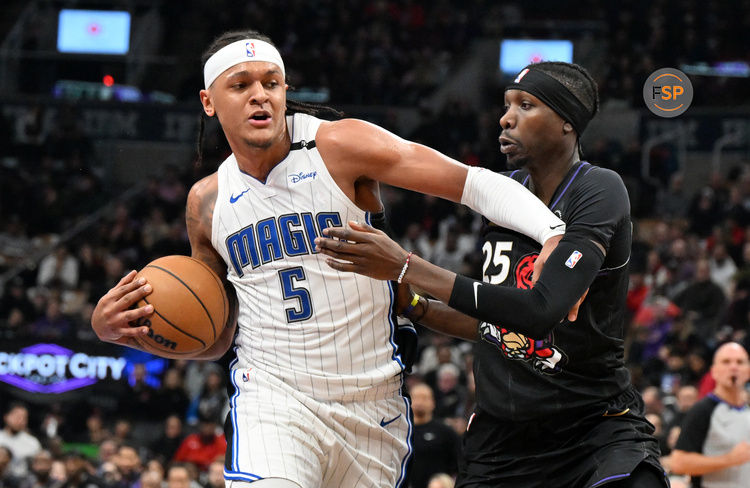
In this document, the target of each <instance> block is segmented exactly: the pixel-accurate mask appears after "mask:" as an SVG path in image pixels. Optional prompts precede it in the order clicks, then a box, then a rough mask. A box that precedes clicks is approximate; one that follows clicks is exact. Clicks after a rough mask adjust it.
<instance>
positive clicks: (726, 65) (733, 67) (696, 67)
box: [680, 61, 750, 78]
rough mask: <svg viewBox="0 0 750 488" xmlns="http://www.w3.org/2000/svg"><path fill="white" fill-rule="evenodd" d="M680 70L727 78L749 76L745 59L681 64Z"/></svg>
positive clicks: (748, 66)
mask: <svg viewBox="0 0 750 488" xmlns="http://www.w3.org/2000/svg"><path fill="white" fill-rule="evenodd" d="M680 70H682V71H683V72H684V73H687V74H689V75H697V76H724V77H728V78H749V77H750V65H748V63H746V62H745V61H722V62H719V63H712V64H708V63H696V64H683V65H681V66H680Z"/></svg>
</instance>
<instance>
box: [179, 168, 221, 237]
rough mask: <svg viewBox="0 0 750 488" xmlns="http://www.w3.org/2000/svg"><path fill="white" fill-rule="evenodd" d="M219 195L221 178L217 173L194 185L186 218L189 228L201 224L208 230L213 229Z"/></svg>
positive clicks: (189, 195) (188, 202)
mask: <svg viewBox="0 0 750 488" xmlns="http://www.w3.org/2000/svg"><path fill="white" fill-rule="evenodd" d="M218 193H219V176H218V173H217V172H214V173H212V174H210V175H208V176H206V177H204V178H202V179H200V180H198V181H196V182H195V183H194V184H193V186H192V188H190V192H189V193H188V198H187V209H186V217H187V221H188V226H190V225H191V223H192V224H193V225H195V224H200V225H201V226H206V225H207V227H206V229H208V230H210V229H211V221H212V218H213V211H214V205H215V204H216V196H217V195H218ZM188 230H190V229H188ZM209 235H210V232H209Z"/></svg>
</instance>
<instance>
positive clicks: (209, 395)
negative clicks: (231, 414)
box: [188, 368, 227, 424]
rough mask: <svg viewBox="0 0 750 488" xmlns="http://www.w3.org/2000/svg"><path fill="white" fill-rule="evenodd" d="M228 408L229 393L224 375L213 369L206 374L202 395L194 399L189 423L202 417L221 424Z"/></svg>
mask: <svg viewBox="0 0 750 488" xmlns="http://www.w3.org/2000/svg"><path fill="white" fill-rule="evenodd" d="M226 408H227V392H226V389H225V388H224V374H223V373H221V372H220V371H219V370H217V369H213V368H212V369H210V370H209V371H208V373H207V374H206V380H205V382H204V384H203V390H202V391H201V393H200V395H198V397H196V398H195V399H193V403H192V405H191V411H192V413H191V414H190V415H188V417H189V418H188V421H190V420H195V419H196V418H200V417H211V418H212V419H213V421H214V422H215V423H217V424H221V423H222V422H223V421H224V418H225V412H226Z"/></svg>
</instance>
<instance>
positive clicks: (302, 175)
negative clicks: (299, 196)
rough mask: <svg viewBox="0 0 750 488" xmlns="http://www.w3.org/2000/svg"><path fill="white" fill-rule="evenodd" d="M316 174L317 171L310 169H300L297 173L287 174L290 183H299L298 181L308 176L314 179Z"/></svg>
mask: <svg viewBox="0 0 750 488" xmlns="http://www.w3.org/2000/svg"><path fill="white" fill-rule="evenodd" d="M317 176H318V172H317V171H310V172H309V173H304V172H302V171H300V172H299V173H297V174H291V175H289V180H290V181H291V182H292V183H299V182H300V181H302V180H306V179H308V178H312V179H315V178H316V177H317Z"/></svg>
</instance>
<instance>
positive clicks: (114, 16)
mask: <svg viewBox="0 0 750 488" xmlns="http://www.w3.org/2000/svg"><path fill="white" fill-rule="evenodd" d="M57 50H58V51H59V52H61V53H76V54H113V55H114V54H127V53H128V51H129V50H130V13H128V12H124V11H116V10H77V9H62V10H60V15H59V17H58V24H57Z"/></svg>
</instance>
